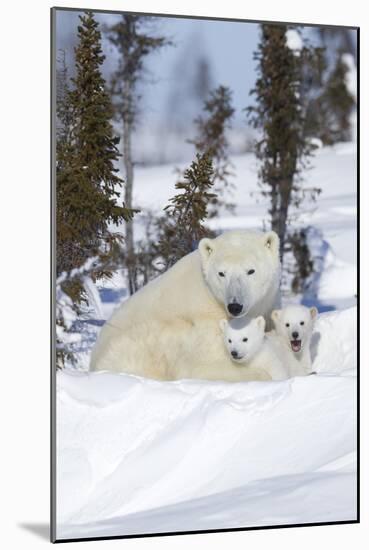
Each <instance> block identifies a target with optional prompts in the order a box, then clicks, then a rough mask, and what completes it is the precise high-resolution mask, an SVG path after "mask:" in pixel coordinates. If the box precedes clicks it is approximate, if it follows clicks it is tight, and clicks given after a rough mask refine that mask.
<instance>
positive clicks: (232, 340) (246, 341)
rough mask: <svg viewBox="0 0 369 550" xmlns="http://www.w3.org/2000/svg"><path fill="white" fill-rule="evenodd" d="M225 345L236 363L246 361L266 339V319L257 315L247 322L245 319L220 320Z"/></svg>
mask: <svg viewBox="0 0 369 550" xmlns="http://www.w3.org/2000/svg"><path fill="white" fill-rule="evenodd" d="M220 328H221V330H222V332H223V338H224V344H225V347H226V349H227V351H228V353H229V355H230V356H231V358H232V360H233V361H235V362H236V363H246V362H247V361H249V360H250V359H251V358H252V357H253V356H254V355H255V354H256V353H257V351H258V350H259V349H260V347H261V345H262V343H263V339H264V329H265V320H264V317H261V316H260V317H257V318H256V319H251V321H248V322H246V321H245V319H231V320H229V321H227V320H226V319H223V320H222V321H220Z"/></svg>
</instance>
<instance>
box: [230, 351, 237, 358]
mask: <svg viewBox="0 0 369 550" xmlns="http://www.w3.org/2000/svg"><path fill="white" fill-rule="evenodd" d="M231 355H232V357H233V359H237V357H238V353H237V351H231Z"/></svg>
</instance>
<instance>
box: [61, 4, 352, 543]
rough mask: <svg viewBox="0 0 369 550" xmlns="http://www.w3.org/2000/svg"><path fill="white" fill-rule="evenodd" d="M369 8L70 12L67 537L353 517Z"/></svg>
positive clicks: (64, 92)
mask: <svg viewBox="0 0 369 550" xmlns="http://www.w3.org/2000/svg"><path fill="white" fill-rule="evenodd" d="M357 70H358V29H356V28H349V27H337V26H329V25H320V26H317V25H315V26H313V25H306V24H305V25H299V24H297V23H296V24H294V23H278V22H259V21H240V20H230V19H229V20H227V19H225V20H220V19H212V18H211V13H209V18H194V17H190V16H185V15H184V16H181V17H179V16H170V15H155V14H141V13H125V12H111V11H106V12H105V11H102V10H101V11H93V10H88V9H86V10H76V9H68V8H54V9H53V10H52V143H53V146H52V179H53V181H52V193H53V205H52V217H53V276H54V285H53V291H54V292H53V311H52V324H53V326H52V331H53V334H54V342H53V350H52V358H53V361H52V363H53V364H52V449H51V459H52V540H53V541H66V540H85V539H96V538H109V537H128V536H129V537H131V536H145V535H146V536H149V535H168V534H176V533H196V532H213V531H228V530H234V529H242V530H246V529H254V528H266V527H283V526H284V527H288V526H304V525H305V526H306V525H316V524H327V523H353V522H357V521H358V514H359V510H358V494H357V493H358V480H357V466H358V465H357V456H356V444H357V441H356V440H357V403H356V399H357V391H358V377H357V327H356V324H357V229H356V225H357V224H356V222H357V136H358V131H357V126H358V124H357V109H358V96H357Z"/></svg>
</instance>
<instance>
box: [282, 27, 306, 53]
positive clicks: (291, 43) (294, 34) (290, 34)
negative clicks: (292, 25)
mask: <svg viewBox="0 0 369 550" xmlns="http://www.w3.org/2000/svg"><path fill="white" fill-rule="evenodd" d="M286 41H287V48H289V49H290V50H293V51H294V52H295V53H299V52H300V51H301V50H302V48H303V46H304V44H303V41H302V38H301V35H300V33H299V32H298V31H296V30H295V29H289V30H288V31H287V32H286Z"/></svg>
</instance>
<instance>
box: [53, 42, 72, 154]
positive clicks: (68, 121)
mask: <svg viewBox="0 0 369 550" xmlns="http://www.w3.org/2000/svg"><path fill="white" fill-rule="evenodd" d="M69 93H70V88H69V75H68V67H67V64H66V59H65V50H62V49H61V50H59V57H58V58H57V69H56V142H57V146H60V145H61V144H65V143H66V142H67V141H68V139H69V134H70V130H71V126H72V112H71V108H70V104H69V101H68V98H69Z"/></svg>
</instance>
